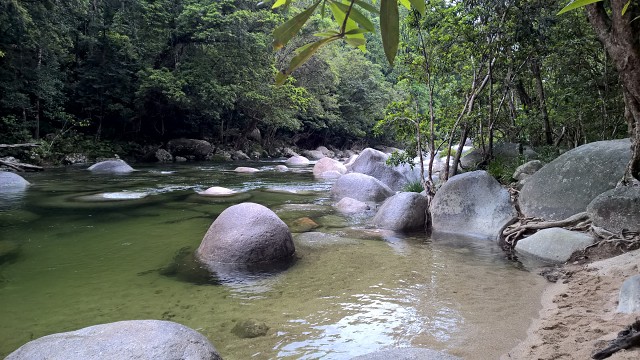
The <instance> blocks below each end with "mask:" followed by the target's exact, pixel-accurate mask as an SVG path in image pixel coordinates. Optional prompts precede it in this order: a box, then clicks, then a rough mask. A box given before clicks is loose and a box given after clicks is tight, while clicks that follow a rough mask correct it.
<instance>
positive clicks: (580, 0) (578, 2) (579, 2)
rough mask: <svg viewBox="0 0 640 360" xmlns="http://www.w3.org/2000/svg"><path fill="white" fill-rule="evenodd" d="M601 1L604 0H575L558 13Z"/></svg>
mask: <svg viewBox="0 0 640 360" xmlns="http://www.w3.org/2000/svg"><path fill="white" fill-rule="evenodd" d="M600 1H603V0H573V1H571V2H570V3H569V5H567V6H565V7H564V8H563V9H562V10H560V12H559V13H558V15H560V14H564V13H566V12H567V11H571V10H574V9H577V8H580V7H583V6H587V5H589V4H593V3H597V2H600Z"/></svg>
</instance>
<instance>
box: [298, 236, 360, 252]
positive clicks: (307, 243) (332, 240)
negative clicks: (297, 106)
mask: <svg viewBox="0 0 640 360" xmlns="http://www.w3.org/2000/svg"><path fill="white" fill-rule="evenodd" d="M296 244H298V245H300V246H301V247H305V248H310V249H322V248H326V247H328V246H333V245H357V244H359V242H358V241H357V240H355V239H351V238H345V237H342V236H337V235H332V234H326V233H321V232H305V233H300V234H296Z"/></svg>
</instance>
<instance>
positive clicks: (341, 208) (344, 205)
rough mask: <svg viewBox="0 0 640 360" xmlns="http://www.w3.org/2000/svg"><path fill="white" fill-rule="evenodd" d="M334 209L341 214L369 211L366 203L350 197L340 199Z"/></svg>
mask: <svg viewBox="0 0 640 360" xmlns="http://www.w3.org/2000/svg"><path fill="white" fill-rule="evenodd" d="M334 207H335V208H336V210H338V212H340V213H343V214H358V213H362V212H365V211H367V210H370V209H371V207H370V206H369V205H367V203H364V202H362V201H359V200H356V199H352V198H350V197H345V198H342V199H341V200H340V201H338V203H337V204H335V205H334Z"/></svg>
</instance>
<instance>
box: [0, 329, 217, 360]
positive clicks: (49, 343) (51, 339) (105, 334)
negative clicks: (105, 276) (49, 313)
mask: <svg viewBox="0 0 640 360" xmlns="http://www.w3.org/2000/svg"><path fill="white" fill-rule="evenodd" d="M23 359H24V360H32V359H50V360H98V359H118V360H128V359H130V360H134V359H154V360H174V359H190V360H217V359H222V358H221V357H220V355H219V354H218V352H217V351H216V349H215V348H214V347H213V345H212V344H211V343H210V342H209V340H207V338H206V337H204V336H203V335H202V334H200V333H199V332H197V331H195V330H193V329H190V328H188V327H186V326H184V325H180V324H178V323H174V322H171V321H161V320H129V321H118V322H114V323H108V324H102V325H95V326H90V327H86V328H83V329H80V330H76V331H70V332H65V333H58V334H53V335H48V336H44V337H41V338H39V339H36V340H33V341H30V342H28V343H26V344H25V345H23V346H22V347H20V348H19V349H18V350H16V351H14V352H12V353H11V354H9V356H8V357H7V360H23Z"/></svg>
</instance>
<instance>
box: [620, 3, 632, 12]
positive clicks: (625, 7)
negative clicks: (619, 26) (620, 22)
mask: <svg viewBox="0 0 640 360" xmlns="http://www.w3.org/2000/svg"><path fill="white" fill-rule="evenodd" d="M629 5H631V0H629V1H627V3H626V4H624V7H623V8H622V15H624V14H625V13H626V12H627V9H628V8H629Z"/></svg>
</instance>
